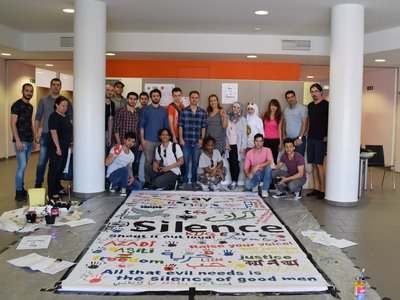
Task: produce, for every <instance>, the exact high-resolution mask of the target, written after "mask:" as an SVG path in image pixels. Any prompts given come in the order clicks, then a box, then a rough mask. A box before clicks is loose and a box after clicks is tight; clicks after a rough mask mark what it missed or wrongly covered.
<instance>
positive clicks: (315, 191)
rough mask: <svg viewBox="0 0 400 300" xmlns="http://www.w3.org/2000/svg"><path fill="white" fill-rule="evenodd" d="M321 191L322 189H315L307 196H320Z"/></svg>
mask: <svg viewBox="0 0 400 300" xmlns="http://www.w3.org/2000/svg"><path fill="white" fill-rule="evenodd" d="M319 193H320V191H318V190H313V191H312V192H310V193H308V194H307V195H306V196H307V197H313V196H319Z"/></svg>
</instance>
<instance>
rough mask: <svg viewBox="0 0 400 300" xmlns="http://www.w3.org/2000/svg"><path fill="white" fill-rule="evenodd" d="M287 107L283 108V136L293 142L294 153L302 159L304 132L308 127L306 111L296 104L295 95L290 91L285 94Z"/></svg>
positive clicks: (304, 150)
mask: <svg viewBox="0 0 400 300" xmlns="http://www.w3.org/2000/svg"><path fill="white" fill-rule="evenodd" d="M285 98H286V101H287V102H288V104H289V106H288V107H286V108H285V110H284V112H283V115H284V117H285V123H284V124H285V125H284V136H285V138H291V139H293V141H294V146H295V151H296V152H298V153H300V154H301V155H302V156H303V157H304V153H305V152H306V137H305V134H306V130H307V127H308V110H307V108H306V107H305V106H304V105H301V104H300V103H297V99H296V94H295V92H294V91H292V90H290V91H287V92H286V93H285Z"/></svg>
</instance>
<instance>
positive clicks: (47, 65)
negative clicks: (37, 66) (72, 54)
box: [45, 64, 54, 67]
mask: <svg viewBox="0 0 400 300" xmlns="http://www.w3.org/2000/svg"><path fill="white" fill-rule="evenodd" d="M45 66H46V67H54V65H53V64H45Z"/></svg>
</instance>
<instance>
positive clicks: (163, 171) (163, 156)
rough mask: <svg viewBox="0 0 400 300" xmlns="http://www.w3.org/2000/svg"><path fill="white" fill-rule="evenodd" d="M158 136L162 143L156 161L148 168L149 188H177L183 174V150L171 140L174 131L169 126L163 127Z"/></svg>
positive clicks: (156, 154)
mask: <svg viewBox="0 0 400 300" xmlns="http://www.w3.org/2000/svg"><path fill="white" fill-rule="evenodd" d="M158 137H159V139H160V141H161V144H160V145H159V146H158V147H157V148H156V153H155V161H154V162H153V165H152V166H150V168H149V170H148V174H149V176H150V187H149V188H150V189H154V190H156V189H166V190H175V189H176V186H177V182H178V179H179V176H180V175H181V169H180V166H182V165H183V152H182V149H181V147H180V146H179V145H178V144H177V143H173V142H171V138H172V133H171V130H169V128H162V129H161V130H160V131H159V133H158Z"/></svg>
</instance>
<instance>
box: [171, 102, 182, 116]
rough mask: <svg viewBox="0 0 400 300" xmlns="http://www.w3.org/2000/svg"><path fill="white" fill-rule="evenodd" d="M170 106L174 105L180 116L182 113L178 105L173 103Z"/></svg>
mask: <svg viewBox="0 0 400 300" xmlns="http://www.w3.org/2000/svg"><path fill="white" fill-rule="evenodd" d="M169 105H172V106H173V107H174V108H175V109H176V111H177V112H178V114H179V113H180V111H181V110H180V109H179V107H178V105H176V103H175V102H171V103H170V104H169Z"/></svg>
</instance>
